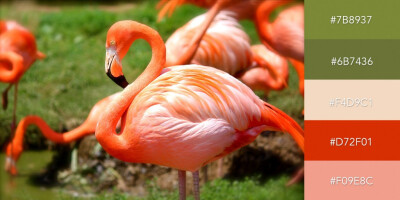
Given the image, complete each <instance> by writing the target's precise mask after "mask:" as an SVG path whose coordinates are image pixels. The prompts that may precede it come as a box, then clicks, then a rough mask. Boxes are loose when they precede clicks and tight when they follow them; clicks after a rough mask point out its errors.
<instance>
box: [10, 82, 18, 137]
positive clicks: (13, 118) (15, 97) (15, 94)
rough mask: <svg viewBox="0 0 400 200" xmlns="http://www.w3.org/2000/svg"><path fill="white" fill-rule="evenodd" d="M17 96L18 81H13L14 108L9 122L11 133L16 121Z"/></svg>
mask: <svg viewBox="0 0 400 200" xmlns="http://www.w3.org/2000/svg"><path fill="white" fill-rule="evenodd" d="M17 97H18V82H16V83H15V86H14V108H13V116H12V122H11V133H12V134H14V131H15V127H16V123H17V112H16V110H17Z"/></svg>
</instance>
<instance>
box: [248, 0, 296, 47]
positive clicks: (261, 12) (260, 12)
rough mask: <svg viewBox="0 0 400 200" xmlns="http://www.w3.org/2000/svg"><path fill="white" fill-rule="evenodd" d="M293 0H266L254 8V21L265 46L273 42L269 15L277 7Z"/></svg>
mask: <svg viewBox="0 0 400 200" xmlns="http://www.w3.org/2000/svg"><path fill="white" fill-rule="evenodd" d="M292 1H293V0H282V1H276V0H268V1H264V2H263V3H262V4H261V5H260V6H259V7H258V8H257V10H256V16H255V21H256V22H257V23H256V28H257V32H258V35H259V37H260V39H261V41H262V43H263V44H264V45H265V46H268V47H271V46H270V45H271V44H273V40H272V39H273V32H272V30H271V29H272V25H271V22H270V21H269V20H270V15H271V13H272V11H274V10H275V9H276V8H277V7H279V6H283V5H286V4H288V3H291V2H292Z"/></svg>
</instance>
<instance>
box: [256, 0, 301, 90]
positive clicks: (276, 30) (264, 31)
mask: <svg viewBox="0 0 400 200" xmlns="http://www.w3.org/2000/svg"><path fill="white" fill-rule="evenodd" d="M291 2H293V1H292V0H289V1H288V0H282V1H265V2H264V3H262V4H261V5H260V6H259V7H258V8H257V13H256V27H257V30H258V34H259V37H260V39H261V41H262V43H263V44H264V45H265V46H267V47H269V48H270V49H272V50H274V51H276V52H278V53H279V54H280V55H282V56H285V57H287V58H289V59H290V60H291V62H292V64H293V66H294V67H295V69H296V71H297V74H298V76H299V90H300V93H301V94H302V95H304V4H296V5H294V6H291V7H289V8H286V9H285V10H283V11H282V12H280V13H279V15H278V16H277V18H276V19H275V20H274V21H273V22H270V20H269V19H270V15H271V12H272V11H273V10H275V9H276V8H277V7H279V6H282V5H286V4H288V3H291Z"/></svg>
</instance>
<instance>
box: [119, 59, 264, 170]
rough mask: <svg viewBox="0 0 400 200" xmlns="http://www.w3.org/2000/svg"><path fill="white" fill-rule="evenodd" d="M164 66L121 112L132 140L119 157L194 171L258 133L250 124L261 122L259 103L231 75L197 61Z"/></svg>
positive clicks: (249, 140)
mask: <svg viewBox="0 0 400 200" xmlns="http://www.w3.org/2000/svg"><path fill="white" fill-rule="evenodd" d="M169 69H170V71H168V72H166V73H164V74H162V75H160V76H159V77H158V78H157V79H156V80H154V81H153V82H152V83H151V84H150V85H148V86H147V87H146V88H145V89H144V90H142V91H141V92H140V93H139V94H138V95H137V96H136V97H135V99H134V101H133V102H132V104H131V106H130V108H129V110H128V112H127V114H126V115H127V117H126V124H128V125H129V126H128V127H125V129H126V130H125V131H127V132H126V133H129V134H130V136H129V137H132V139H128V141H136V142H137V144H136V145H133V146H135V147H134V148H135V149H133V152H135V153H134V154H135V155H134V156H132V157H129V158H128V157H127V158H126V159H125V160H127V161H130V162H144V163H154V164H159V165H164V166H169V167H172V168H178V169H184V170H188V171H195V170H198V168H199V167H201V166H203V165H205V164H207V163H208V162H211V161H213V160H215V159H217V158H218V157H222V156H224V155H226V154H227V153H230V152H231V151H233V150H235V149H237V148H239V147H241V146H244V145H247V144H248V143H250V142H251V141H252V140H254V139H255V137H256V136H257V134H258V133H259V132H261V130H259V131H256V132H254V130H253V129H254V128H256V129H257V127H258V126H257V125H254V123H253V122H254V121H257V120H258V121H259V120H261V107H263V104H262V102H261V101H260V100H259V98H258V97H257V96H256V95H254V93H253V92H252V91H251V90H250V89H249V88H248V87H247V86H245V85H243V84H241V83H240V82H239V81H238V80H237V79H235V78H233V77H232V76H230V75H228V74H227V73H224V72H222V71H220V70H217V69H214V68H210V67H203V66H198V65H188V66H174V67H169ZM135 137H136V139H134V138H135ZM233 146H234V147H233ZM227 149H232V150H229V151H226V150H227ZM122 159H124V158H122Z"/></svg>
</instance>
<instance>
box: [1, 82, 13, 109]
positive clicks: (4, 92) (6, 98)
mask: <svg viewBox="0 0 400 200" xmlns="http://www.w3.org/2000/svg"><path fill="white" fill-rule="evenodd" d="M12 85H13V84H12V83H11V84H10V85H8V87H7V88H6V89H5V90H4V91H3V93H2V99H3V101H2V105H3V110H5V109H7V105H8V91H9V90H10V89H11V87H12Z"/></svg>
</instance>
